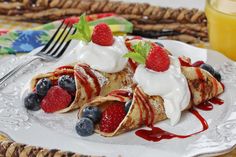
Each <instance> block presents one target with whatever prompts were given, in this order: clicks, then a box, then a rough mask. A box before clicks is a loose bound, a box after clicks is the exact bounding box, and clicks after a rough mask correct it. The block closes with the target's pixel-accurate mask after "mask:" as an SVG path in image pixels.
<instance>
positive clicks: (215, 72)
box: [179, 57, 221, 82]
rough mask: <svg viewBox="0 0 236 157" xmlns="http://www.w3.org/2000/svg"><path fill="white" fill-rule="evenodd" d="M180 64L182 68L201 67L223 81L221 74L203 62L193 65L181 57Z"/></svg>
mask: <svg viewBox="0 0 236 157" xmlns="http://www.w3.org/2000/svg"><path fill="white" fill-rule="evenodd" d="M179 62H180V64H181V66H187V67H199V68H201V69H204V70H206V71H208V72H209V73H210V74H211V75H212V76H213V77H215V78H216V79H217V80H218V81H219V82H220V81H221V74H220V73H219V72H218V71H216V70H215V69H214V68H213V67H212V66H211V65H209V64H206V63H204V62H203V61H196V62H195V63H193V64H191V61H190V60H189V61H187V60H186V59H184V58H182V57H179Z"/></svg>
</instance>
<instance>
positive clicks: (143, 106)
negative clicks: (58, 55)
mask: <svg viewBox="0 0 236 157" xmlns="http://www.w3.org/2000/svg"><path fill="white" fill-rule="evenodd" d="M182 72H183V74H184V75H185V77H186V78H187V81H188V84H189V90H190V92H191V96H192V97H191V101H190V102H189V105H188V108H186V109H189V108H191V107H192V106H193V105H198V104H200V103H202V102H204V101H207V100H209V99H211V98H213V97H215V96H217V95H219V94H220V93H222V92H223V90H224V89H223V87H222V85H221V83H220V82H218V81H217V80H216V79H215V78H214V77H213V76H212V75H211V74H210V73H208V72H207V71H205V70H203V69H200V68H195V67H182ZM123 91H127V90H123ZM113 93H114V91H113ZM115 93H118V94H108V95H107V96H105V97H97V98H95V99H94V100H93V101H91V102H90V103H88V104H86V105H84V106H83V108H84V107H86V106H98V107H99V108H100V109H101V111H103V110H105V108H106V107H107V106H108V105H110V104H113V103H115V102H123V103H125V102H127V101H128V100H130V99H132V103H131V106H130V109H129V111H128V113H127V114H126V116H125V118H124V119H123V120H122V122H121V123H120V124H119V126H118V127H117V129H116V130H115V131H113V132H110V133H107V132H102V131H101V130H100V128H99V124H97V125H96V127H95V128H96V129H95V132H96V133H99V134H100V135H102V136H106V137H111V136H115V135H119V134H121V133H124V132H128V131H130V130H133V129H136V128H139V127H141V126H142V125H147V126H152V125H153V124H155V123H157V122H160V121H162V120H165V119H166V118H167V116H166V113H165V109H164V103H165V102H164V100H163V99H162V97H160V96H149V95H147V94H145V93H144V92H143V90H142V89H141V88H140V87H136V88H135V89H134V91H133V96H132V97H130V96H127V95H124V94H119V93H121V92H116V91H115ZM123 93H124V92H123ZM130 95H131V94H130ZM83 108H82V109H83ZM82 109H81V111H80V112H79V115H78V116H79V118H80V117H81V116H82Z"/></svg>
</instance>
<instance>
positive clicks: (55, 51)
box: [50, 25, 73, 57]
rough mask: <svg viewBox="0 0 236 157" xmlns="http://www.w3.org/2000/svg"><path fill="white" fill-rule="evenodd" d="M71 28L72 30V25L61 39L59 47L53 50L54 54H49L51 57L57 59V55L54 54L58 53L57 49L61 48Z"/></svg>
mask: <svg viewBox="0 0 236 157" xmlns="http://www.w3.org/2000/svg"><path fill="white" fill-rule="evenodd" d="M72 28H73V25H72V26H71V27H70V29H69V30H68V31H67V33H66V35H65V37H64V38H63V39H62V41H61V43H60V45H59V46H58V47H57V48H56V50H54V52H52V53H50V55H51V56H53V57H57V55H55V54H56V53H57V52H58V50H59V49H60V48H61V46H62V45H63V43H64V41H65V40H66V38H67V36H68V35H69V33H70V31H71V29H72Z"/></svg>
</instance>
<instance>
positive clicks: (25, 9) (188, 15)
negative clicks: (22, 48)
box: [0, 0, 208, 44]
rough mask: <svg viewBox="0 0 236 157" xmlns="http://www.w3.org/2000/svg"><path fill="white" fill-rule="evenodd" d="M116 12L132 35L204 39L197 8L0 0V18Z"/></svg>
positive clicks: (94, 0) (96, 0)
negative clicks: (126, 22)
mask: <svg viewBox="0 0 236 157" xmlns="http://www.w3.org/2000/svg"><path fill="white" fill-rule="evenodd" d="M107 12H112V13H116V14H118V15H120V16H122V17H124V18H126V19H128V20H129V21H131V22H132V23H133V24H134V31H133V35H140V36H144V37H148V38H162V39H174V40H180V41H183V42H186V43H191V44H192V43H200V42H207V41H208V33H207V27H206V25H207V20H206V17H205V14H204V12H202V11H199V10H197V9H185V8H179V9H173V8H165V7H159V6H153V5H150V4H147V3H125V2H119V1H109V0H34V1H33V0H7V1H4V0H2V1H0V18H1V19H3V18H7V19H8V20H20V21H29V22H36V23H46V22H50V21H53V20H57V19H60V18H62V17H67V16H72V15H73V16H79V15H81V14H82V13H86V14H96V13H107Z"/></svg>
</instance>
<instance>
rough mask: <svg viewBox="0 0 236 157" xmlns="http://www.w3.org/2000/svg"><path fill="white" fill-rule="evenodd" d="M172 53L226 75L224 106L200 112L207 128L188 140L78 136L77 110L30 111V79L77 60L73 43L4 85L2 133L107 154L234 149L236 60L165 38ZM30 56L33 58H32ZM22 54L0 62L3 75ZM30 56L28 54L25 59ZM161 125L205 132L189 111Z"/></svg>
mask: <svg viewBox="0 0 236 157" xmlns="http://www.w3.org/2000/svg"><path fill="white" fill-rule="evenodd" d="M159 42H161V43H162V44H164V45H165V47H166V48H167V49H169V50H170V51H171V52H172V53H173V54H174V55H176V56H179V55H185V56H188V57H190V58H191V59H192V61H193V62H194V61H197V60H203V61H206V62H207V63H209V64H211V65H213V66H214V67H215V68H216V69H218V70H219V71H220V72H221V74H222V77H223V83H224V84H225V88H226V90H225V93H224V94H222V95H221V98H222V99H223V100H224V101H225V103H224V105H222V106H214V109H213V110H212V111H208V112H205V111H199V112H200V114H201V115H202V116H203V117H204V118H205V119H206V120H207V122H208V124H209V129H208V130H206V131H204V132H202V133H200V134H197V135H195V136H192V137H189V138H186V139H177V138H175V139H171V140H162V141H160V142H148V141H145V140H143V139H141V138H139V137H137V136H136V135H135V134H134V131H131V132H128V133H125V134H123V135H119V136H116V137H112V138H105V137H101V136H99V135H97V134H94V135H93V136H90V137H79V136H78V135H77V134H76V132H75V129H74V125H75V123H76V112H72V113H67V114H62V115H58V114H45V113H43V112H42V111H37V112H27V111H26V110H25V108H24V106H23V103H22V98H21V97H22V95H24V93H25V87H26V86H27V85H28V82H29V80H30V79H31V78H32V76H34V75H35V74H37V73H39V72H46V71H50V70H52V69H53V68H55V67H57V66H59V65H63V64H66V63H70V62H73V61H74V60H75V58H76V57H75V55H76V54H75V53H74V51H73V48H74V47H75V45H76V44H77V42H72V45H71V46H70V48H69V50H68V51H67V54H66V55H65V56H63V59H61V60H60V61H59V62H57V63H43V62H37V63H34V64H31V65H30V66H29V67H28V68H26V70H24V71H23V73H24V74H23V75H22V74H21V73H22V72H21V73H19V74H18V75H16V76H15V78H14V79H13V80H12V81H11V83H9V84H8V86H6V87H5V88H4V89H1V90H0V131H3V132H5V133H7V134H8V135H9V136H10V137H11V138H12V139H13V140H15V141H17V142H21V143H26V144H31V145H37V146H43V147H48V148H58V149H62V150H67V151H73V152H79V153H82V154H89V155H105V156H118V155H121V156H157V155H158V156H165V157H180V156H184V157H189V156H197V155H216V154H222V153H225V152H227V151H230V150H231V149H232V148H233V147H234V145H235V144H236V97H235V94H236V63H235V62H233V61H231V60H229V59H227V58H226V57H224V56H223V55H221V54H219V53H217V52H214V51H212V50H206V49H200V48H196V47H193V46H190V45H187V44H185V43H182V42H178V41H170V40H162V41H159ZM28 57H30V56H28ZM22 58H23V57H20V58H19V57H18V58H17V57H11V58H10V59H8V60H7V61H6V60H5V61H4V64H3V62H0V67H1V68H0V76H2V75H3V74H4V73H5V72H6V71H7V70H9V69H10V68H11V67H12V64H13V63H20V62H21V61H22ZM26 59H27V57H26ZM157 126H158V127H161V128H164V129H165V130H168V131H171V132H173V133H178V134H188V133H193V132H196V131H198V130H201V124H200V123H199V121H197V120H196V118H195V117H194V116H193V115H191V114H190V113H188V112H185V113H184V114H183V116H182V118H181V121H180V123H179V124H177V125H176V126H174V127H173V126H170V123H169V121H168V120H166V121H163V122H161V123H158V124H157Z"/></svg>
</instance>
